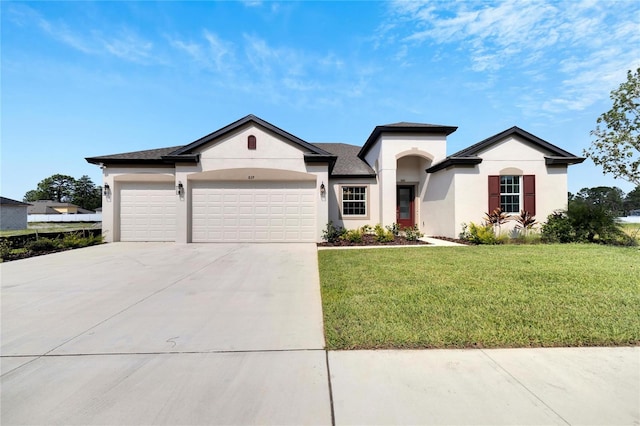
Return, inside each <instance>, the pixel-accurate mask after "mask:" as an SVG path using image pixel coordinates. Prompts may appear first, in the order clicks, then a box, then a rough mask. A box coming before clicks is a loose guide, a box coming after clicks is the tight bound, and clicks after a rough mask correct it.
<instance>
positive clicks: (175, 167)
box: [86, 115, 584, 243]
mask: <svg viewBox="0 0 640 426" xmlns="http://www.w3.org/2000/svg"><path fill="white" fill-rule="evenodd" d="M456 129H457V127H453V126H442V125H433V124H422V123H405V122H402V123H395V124H388V125H383V126H377V127H376V128H375V129H374V130H373V132H372V133H371V135H370V136H369V138H368V139H367V140H366V141H365V142H364V144H363V146H361V147H360V146H355V145H348V144H342V143H309V142H307V141H304V140H302V139H300V138H299V137H297V136H294V135H292V134H290V133H288V132H286V131H284V130H282V129H280V128H278V127H276V126H274V125H272V124H270V123H268V122H266V121H264V120H262V119H261V118H258V117H256V116H254V115H248V116H246V117H244V118H241V119H240V120H238V121H236V122H233V123H231V124H229V125H227V126H225V127H223V128H221V129H219V130H217V131H215V132H213V133H211V134H209V135H206V136H204V137H202V138H200V139H198V140H196V141H194V142H192V143H190V144H187V145H184V146H174V147H168V148H160V149H152V150H146V151H136V152H128V153H122V154H113V155H105V156H98V157H89V158H87V159H86V160H87V161H88V162H90V163H93V164H96V165H99V166H100V167H101V168H102V171H103V188H104V194H103V201H102V206H103V220H102V227H103V232H104V234H105V238H106V240H107V241H176V242H180V243H188V242H231V241H233V242H237V241H247V242H286V241H298V242H316V241H321V238H322V231H323V229H325V227H326V224H327V223H328V222H329V221H333V222H334V223H335V224H336V225H340V226H343V227H345V228H349V229H353V228H356V227H360V226H362V225H364V224H370V225H375V224H376V223H380V224H382V225H390V224H392V223H399V224H400V225H402V226H414V225H417V226H418V228H419V229H420V230H421V231H422V232H424V233H425V234H427V235H441V236H448V237H456V236H457V235H458V233H459V232H460V231H461V227H462V223H468V222H471V221H474V222H479V221H481V219H482V217H483V215H484V213H485V212H487V211H492V210H493V209H494V208H496V207H502V209H503V210H504V211H506V212H508V213H510V214H518V213H519V212H520V210H527V211H529V212H531V213H533V214H534V215H535V216H536V217H537V218H540V219H544V218H546V216H547V215H549V214H551V213H552V212H553V211H554V210H557V209H563V208H566V205H567V168H568V166H569V165H571V164H577V163H581V162H582V161H584V158H582V157H577V156H575V155H573V154H571V153H569V152H567V151H565V150H563V149H561V148H559V147H557V146H555V145H552V144H551V143H549V142H546V141H544V140H542V139H540V138H538V137H536V136H534V135H532V134H530V133H528V132H526V131H524V130H522V129H520V128H518V127H512V128H511V129H508V130H505V131H504V132H501V133H499V134H497V135H494V136H492V137H490V138H487V139H485V140H483V141H481V142H478V143H476V144H474V145H472V146H470V147H468V148H466V149H464V150H462V151H459V152H456V153H454V154H452V155H449V156H447V153H446V151H447V146H446V144H447V136H448V135H450V134H451V133H453V132H455V131H456Z"/></svg>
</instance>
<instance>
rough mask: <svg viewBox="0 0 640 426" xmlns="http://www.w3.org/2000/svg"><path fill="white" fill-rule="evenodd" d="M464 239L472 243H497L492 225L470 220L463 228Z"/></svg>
mask: <svg viewBox="0 0 640 426" xmlns="http://www.w3.org/2000/svg"><path fill="white" fill-rule="evenodd" d="M465 239H466V240H467V241H469V242H471V243H474V244H497V243H498V239H497V237H496V233H495V231H494V230H493V225H492V224H490V223H484V224H482V225H476V224H475V223H473V222H470V223H469V227H468V228H467V229H466V230H465Z"/></svg>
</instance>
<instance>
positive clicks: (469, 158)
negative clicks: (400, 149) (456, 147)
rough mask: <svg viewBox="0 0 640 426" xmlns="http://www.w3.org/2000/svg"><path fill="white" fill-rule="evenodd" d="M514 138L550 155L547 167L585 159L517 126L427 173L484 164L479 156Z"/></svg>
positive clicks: (467, 149) (447, 160) (448, 159)
mask: <svg viewBox="0 0 640 426" xmlns="http://www.w3.org/2000/svg"><path fill="white" fill-rule="evenodd" d="M513 136H518V137H519V139H522V140H524V141H526V142H527V143H529V144H531V145H533V146H534V147H535V148H538V149H539V150H541V151H542V152H544V153H550V155H546V156H545V162H546V164H547V165H554V164H565V165H568V164H579V163H582V162H583V161H584V157H578V156H576V155H573V154H571V153H570V152H568V151H565V150H564V149H562V148H560V147H557V146H556V145H553V144H552V143H549V142H547V141H545V140H544V139H541V138H539V137H537V136H535V135H533V134H531V133H529V132H527V131H526V130H523V129H521V128H519V127H517V126H513V127H511V128H510V129H507V130H505V131H503V132H500V133H498V134H495V135H493V136H491V137H488V138H487V139H484V140H481V141H480V142H478V143H475V144H473V145H471V146H469V147H467V148H465V149H462V150H460V151H458V152H455V153H453V154H451V155H450V156H448V157H447V158H445V159H444V160H442V161H441V162H439V163H438V164H434V165H433V166H431V167H430V168H428V169H427V173H434V172H437V171H438V170H442V169H445V168H448V167H451V166H469V165H476V164H479V163H481V162H482V158H481V157H480V156H479V154H480V153H481V152H483V151H485V150H487V149H489V148H490V147H492V146H493V145H495V144H497V143H499V142H501V141H503V140H505V139H507V138H509V137H513Z"/></svg>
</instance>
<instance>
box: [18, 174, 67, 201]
mask: <svg viewBox="0 0 640 426" xmlns="http://www.w3.org/2000/svg"><path fill="white" fill-rule="evenodd" d="M75 183H76V180H75V178H73V177H72V176H68V175H61V174H55V175H53V176H49V177H48V178H44V179H42V180H41V181H40V182H39V183H38V187H37V188H36V189H35V190H32V191H27V193H26V194H25V195H24V201H38V200H52V201H57V202H59V203H66V202H70V200H71V197H72V195H73V189H74V186H75Z"/></svg>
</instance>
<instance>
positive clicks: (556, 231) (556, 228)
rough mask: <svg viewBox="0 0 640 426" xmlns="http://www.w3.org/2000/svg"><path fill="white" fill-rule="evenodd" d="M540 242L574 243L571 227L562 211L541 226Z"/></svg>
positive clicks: (548, 218)
mask: <svg viewBox="0 0 640 426" xmlns="http://www.w3.org/2000/svg"><path fill="white" fill-rule="evenodd" d="M541 238H542V241H543V242H545V243H570V242H572V241H574V238H575V236H574V232H573V225H572V224H571V221H570V220H569V217H568V216H567V214H566V213H565V212H564V211H560V210H558V211H556V212H553V213H551V214H550V215H549V216H548V217H547V221H546V222H545V223H544V224H542V234H541Z"/></svg>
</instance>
